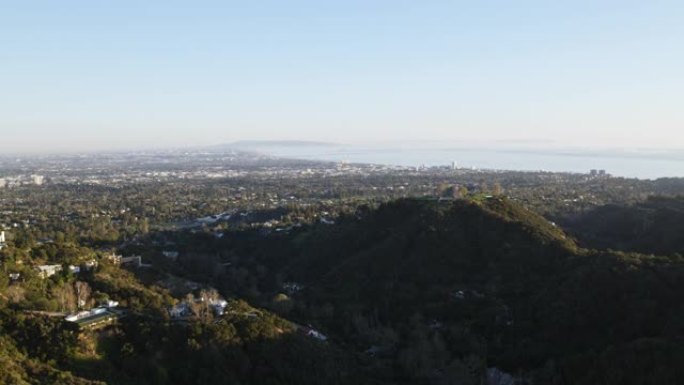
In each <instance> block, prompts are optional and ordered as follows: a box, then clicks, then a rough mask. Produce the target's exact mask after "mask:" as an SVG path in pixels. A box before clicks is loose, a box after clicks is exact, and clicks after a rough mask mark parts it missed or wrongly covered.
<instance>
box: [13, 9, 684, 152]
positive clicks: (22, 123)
mask: <svg viewBox="0 0 684 385" xmlns="http://www.w3.org/2000/svg"><path fill="white" fill-rule="evenodd" d="M683 19H684V4H682V3H680V2H676V1H656V2H648V3H643V2H622V1H606V2H595V1H578V2H568V3H566V4H559V3H558V2H553V3H551V4H550V3H549V2H545V1H540V0H539V1H531V2H526V3H525V4H523V5H521V4H512V3H510V2H505V1H483V2H476V3H473V2H448V1H427V2H410V1H375V2H366V1H360V0H353V1H345V2H325V3H321V2H315V1H295V2H289V3H287V4H285V3H282V2H277V1H265V2H259V3H258V4H256V3H251V2H250V3H234V2H223V1H200V2H193V3H192V4H189V3H187V4H186V3H184V2H176V1H169V2H161V1H147V2H144V3H141V2H134V1H117V2H106V1H105V2H92V1H84V0H81V1H64V2H58V3H57V2H39V3H36V2H32V1H27V2H21V3H14V4H4V5H3V6H2V9H1V10H0V42H1V43H2V45H3V50H2V51H0V84H1V85H2V88H3V92H2V94H0V134H1V135H2V139H1V140H0V154H25V153H30V154H46V153H75V152H96V151H122V150H144V149H166V148H178V147H187V146H190V147H193V146H206V145H212V144H222V143H229V142H234V141H240V140H314V141H325V142H336V143H353V144H358V143H387V142H392V143H394V142H412V141H436V142H448V141H458V142H469V143H488V144H492V143H501V142H506V143H513V142H520V143H542V144H540V145H542V146H547V145H548V146H550V147H552V148H590V149H595V148H609V149H616V148H620V149H630V150H634V149H644V148H647V149H670V150H672V149H684V110H683V109H682V108H681V105H680V104H681V102H680V101H681V99H682V97H681V90H682V89H684V71H683V70H682V68H684V51H683V50H681V43H682V42H683V41H684V23H682V22H681V21H682V20H683Z"/></svg>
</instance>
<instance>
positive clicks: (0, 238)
mask: <svg viewBox="0 0 684 385" xmlns="http://www.w3.org/2000/svg"><path fill="white" fill-rule="evenodd" d="M0 243H5V232H4V231H0Z"/></svg>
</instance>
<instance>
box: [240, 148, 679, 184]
mask: <svg viewBox="0 0 684 385" xmlns="http://www.w3.org/2000/svg"><path fill="white" fill-rule="evenodd" d="M253 149H254V150H256V151H259V152H261V153H265V154H268V155H272V156H278V157H285V158H296V159H307V160H323V161H336V162H342V161H345V162H350V163H370V164H381V165H392V166H407V167H418V166H421V165H425V166H440V165H451V164H452V162H456V163H457V165H458V167H464V168H476V169H494V170H515V171H553V172H573V173H587V172H589V170H592V169H599V170H606V172H607V173H609V174H611V175H613V176H620V177H627V178H640V179H657V178H663V177H684V151H678V150H639V151H637V150H632V151H627V150H620V149H613V150H584V149H562V148H551V149H545V148H543V147H541V146H537V147H536V148H524V147H519V146H518V147H515V146H508V147H507V146H505V145H504V146H497V147H491V148H487V147H482V146H452V145H439V144H420V145H406V144H402V145H323V144H306V145H305V144H301V143H300V144H292V145H283V144H278V145H269V146H255V148H253Z"/></svg>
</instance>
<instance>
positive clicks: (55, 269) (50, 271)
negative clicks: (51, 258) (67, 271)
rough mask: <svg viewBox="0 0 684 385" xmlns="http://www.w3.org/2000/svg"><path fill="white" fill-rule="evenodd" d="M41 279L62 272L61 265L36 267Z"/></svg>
mask: <svg viewBox="0 0 684 385" xmlns="http://www.w3.org/2000/svg"><path fill="white" fill-rule="evenodd" d="M36 268H37V269H38V275H39V276H40V277H41V278H48V277H52V276H53V275H55V274H57V273H59V272H60V271H62V265H40V266H37V267H36Z"/></svg>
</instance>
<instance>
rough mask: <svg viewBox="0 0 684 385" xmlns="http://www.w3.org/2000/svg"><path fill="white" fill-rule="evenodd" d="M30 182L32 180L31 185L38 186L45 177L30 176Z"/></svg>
mask: <svg viewBox="0 0 684 385" xmlns="http://www.w3.org/2000/svg"><path fill="white" fill-rule="evenodd" d="M31 180H33V184H35V185H36V186H40V185H42V184H43V182H44V181H45V177H44V176H42V175H31Z"/></svg>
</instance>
